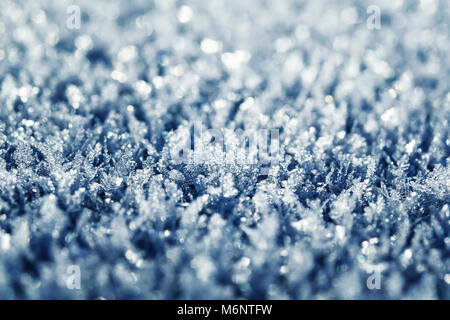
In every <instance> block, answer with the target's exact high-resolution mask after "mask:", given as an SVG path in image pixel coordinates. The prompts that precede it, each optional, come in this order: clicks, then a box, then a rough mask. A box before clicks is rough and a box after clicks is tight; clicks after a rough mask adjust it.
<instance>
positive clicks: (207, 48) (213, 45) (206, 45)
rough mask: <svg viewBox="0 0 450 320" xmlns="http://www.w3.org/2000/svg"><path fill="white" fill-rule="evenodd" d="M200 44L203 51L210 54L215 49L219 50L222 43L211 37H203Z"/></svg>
mask: <svg viewBox="0 0 450 320" xmlns="http://www.w3.org/2000/svg"><path fill="white" fill-rule="evenodd" d="M200 46H201V48H202V51H203V52H204V53H207V54H212V53H216V52H217V51H219V50H220V49H221V48H222V43H220V42H219V41H216V40H213V39H209V38H205V39H203V40H202V43H201V45H200Z"/></svg>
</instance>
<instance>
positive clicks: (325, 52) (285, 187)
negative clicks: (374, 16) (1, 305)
mask: <svg viewBox="0 0 450 320" xmlns="http://www.w3.org/2000/svg"><path fill="white" fill-rule="evenodd" d="M70 4H78V5H80V7H81V10H82V21H81V28H80V29H79V30H76V29H75V30H70V29H68V28H67V27H66V20H67V18H68V16H69V15H68V14H67V13H66V9H67V7H68V6H69V5H70ZM183 4H185V5H187V6H189V7H187V6H185V7H182V5H183ZM370 4H376V5H379V7H380V8H381V14H382V19H381V29H380V30H370V29H368V28H367V27H366V19H367V18H368V14H367V13H366V7H367V6H369V5H370ZM353 5H356V6H357V8H358V12H359V21H360V23H359V24H353V25H349V24H346V23H344V22H343V20H345V21H347V22H348V20H349V19H350V20H352V19H353V18H355V17H354V11H352V10H344V9H346V8H348V7H351V6H353ZM342 10H344V12H343V13H342V14H341V12H342ZM449 10H450V6H449V3H448V1H446V0H442V1H433V0H428V1H427V0H425V1H406V0H405V1H398V0H397V1H394V0H390V1H375V0H374V1H355V2H352V1H318V0H311V1H288V0H280V1H257V0H246V1H239V0H236V1H229V0H227V1H212V0H197V1H188V2H186V3H184V2H183V1H168V0H161V1H153V2H152V1H144V0H142V1H120V2H119V1H107V0H105V1H98V0H96V1H93V0H86V1H73V2H68V1H56V0H55V1H50V0H41V1H25V0H24V1H11V0H1V9H0V88H1V90H0V298H38V299H46V298H87V299H97V298H106V299H114V298H150V299H156V298H170V299H178V298H188V299H189V298H201V299H203V298H209V299H215V298H269V299H284V298H290V299H304V298H308V299H346V298H357V299H361V298H363V299H364V298H368V299H372V298H376V299H377V298H394V299H396V298H419V299H422V298H425V299H448V298H450V294H449V283H450V254H449V252H450V251H449V247H450V237H449V219H450V208H449V200H450V194H449V189H450V169H449V160H448V159H449V154H450V135H449V128H448V125H449V123H448V122H449V121H450V94H449V91H448V89H449V80H450V77H449V74H450V63H449V62H450V61H449V54H448V53H449V49H450V45H449V40H448V31H449V25H448V21H449V18H450V12H449ZM346 19H347V20H346ZM196 121H199V122H201V123H202V124H203V125H204V126H205V127H206V128H218V129H223V128H230V129H235V128H243V129H250V128H254V129H271V128H278V129H279V130H280V152H279V157H280V161H279V163H278V164H275V165H272V166H271V168H270V170H269V174H268V175H262V174H261V172H262V166H261V165H260V164H259V163H256V164H251V165H241V164H236V163H231V164H222V163H220V162H217V161H216V162H215V161H212V160H214V159H205V160H204V161H203V162H192V161H190V162H189V161H187V162H182V163H174V161H172V159H171V156H170V154H171V152H172V151H173V150H176V149H177V148H178V147H179V145H178V144H179V143H181V142H180V141H181V140H182V139H183V137H184V138H186V137H189V134H190V132H192V127H193V125H194V123H195V122H196ZM206 147H208V146H206ZM227 152H228V153H232V152H239V150H238V149H237V148H236V149H235V150H234V149H232V148H231V149H230V150H227ZM72 265H77V266H79V267H80V270H81V289H79V290H70V288H68V287H67V285H66V284H67V283H66V282H67V277H68V274H67V268H68V266H72ZM375 269H377V270H379V272H380V274H381V289H379V290H369V289H368V288H367V286H366V283H367V279H368V277H370V276H371V275H372V272H373V270H375Z"/></svg>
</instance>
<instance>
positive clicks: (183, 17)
mask: <svg viewBox="0 0 450 320" xmlns="http://www.w3.org/2000/svg"><path fill="white" fill-rule="evenodd" d="M193 16H194V12H193V11H192V9H191V7H189V6H182V7H181V8H180V10H178V21H180V23H188V22H189V21H191V20H192V17H193Z"/></svg>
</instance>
